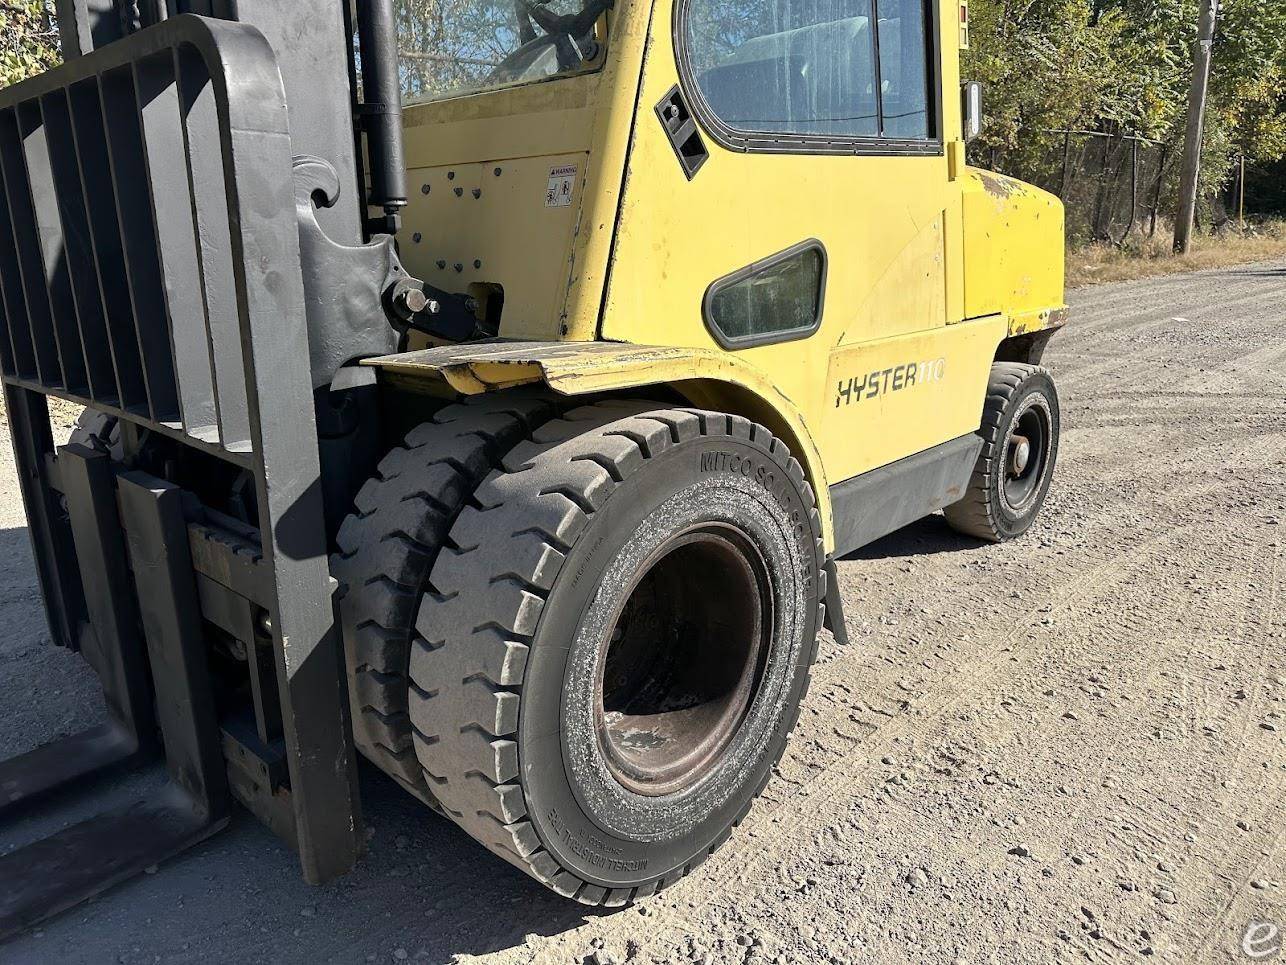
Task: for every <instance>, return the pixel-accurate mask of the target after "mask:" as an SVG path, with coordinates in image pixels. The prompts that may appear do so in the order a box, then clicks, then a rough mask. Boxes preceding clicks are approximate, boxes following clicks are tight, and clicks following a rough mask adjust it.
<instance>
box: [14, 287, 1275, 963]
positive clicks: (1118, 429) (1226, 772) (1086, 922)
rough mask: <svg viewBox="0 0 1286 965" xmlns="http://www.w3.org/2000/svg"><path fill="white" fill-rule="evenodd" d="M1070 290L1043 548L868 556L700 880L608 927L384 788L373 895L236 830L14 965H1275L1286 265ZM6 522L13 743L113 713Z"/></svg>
mask: <svg viewBox="0 0 1286 965" xmlns="http://www.w3.org/2000/svg"><path fill="white" fill-rule="evenodd" d="M1071 302H1072V306H1073V311H1072V319H1071V324H1070V325H1069V327H1068V329H1067V331H1066V332H1065V333H1064V334H1062V335H1061V336H1060V337H1058V338H1057V339H1055V341H1054V342H1053V343H1052V348H1051V351H1050V353H1049V356H1048V359H1047V362H1048V364H1049V366H1050V367H1051V368H1052V369H1053V370H1054V372H1055V374H1056V377H1057V379H1058V383H1059V385H1060V389H1061V392H1062V399H1063V420H1064V431H1063V448H1062V453H1061V456H1060V459H1059V466H1058V471H1057V475H1056V478H1055V483H1054V486H1053V489H1052V491H1051V495H1050V499H1049V503H1048V505H1047V508H1046V510H1045V513H1044V515H1043V517H1042V519H1041V520H1040V522H1039V523H1038V524H1037V526H1036V528H1035V529H1034V530H1033V531H1032V532H1031V533H1030V534H1028V535H1027V536H1026V537H1025V538H1023V539H1021V540H1019V541H1017V542H1015V543H1012V544H1009V545H1005V546H989V545H988V546H984V545H979V544H978V543H976V542H973V541H970V540H967V539H964V538H961V537H959V536H956V535H954V534H953V533H952V532H951V531H950V530H948V529H947V527H946V525H945V523H944V522H943V521H942V519H941V518H940V517H935V518H930V519H928V520H925V521H922V522H920V523H917V524H915V525H912V526H910V527H908V528H907V529H905V530H903V531H901V532H899V533H897V534H894V535H893V536H891V537H889V538H887V539H884V540H882V541H880V542H879V543H877V544H875V545H872V546H870V547H868V548H866V549H865V550H863V551H862V552H861V553H859V554H857V555H856V556H855V557H853V558H851V559H848V560H845V561H844V562H842V563H840V566H839V571H840V578H841V584H842V588H843V593H844V599H845V603H846V605H847V608H848V616H849V624H850V633H851V634H852V636H853V644H852V646H851V647H849V648H847V649H840V648H838V647H836V646H835V645H834V643H833V642H832V641H830V639H829V638H827V639H826V640H825V641H824V642H823V646H822V655H821V658H820V666H819V667H817V669H816V673H815V679H814V686H813V689H812V692H811V694H810V695H809V697H808V701H807V705H806V708H805V712H804V714H803V717H802V719H801V722H800V726H799V728H798V730H797V731H796V733H795V736H794V739H793V742H792V744H791V747H790V749H789V750H788V751H787V753H786V756H785V758H784V760H783V762H782V765H781V768H780V773H779V775H778V776H777V777H776V778H775V779H774V780H773V781H772V782H771V783H770V784H769V786H768V788H767V791H766V792H765V795H764V798H763V799H762V800H761V801H760V802H759V804H758V805H757V806H756V807H755V808H754V810H753V811H752V812H751V815H750V817H749V818H748V819H747V821H746V822H745V824H744V825H743V826H742V827H741V828H740V830H739V831H738V832H737V833H736V834H735V835H734V837H733V839H732V841H731V842H730V843H729V844H728V845H727V846H725V848H724V849H723V850H722V851H720V852H719V853H718V854H717V855H716V856H715V857H714V858H712V859H711V860H710V861H709V862H708V863H707V864H706V865H704V866H703V867H702V868H701V869H700V871H699V872H697V873H695V874H693V875H691V876H690V877H688V878H686V879H684V880H683V881H682V882H680V883H679V884H678V885H676V886H675V887H673V888H672V889H670V890H668V891H666V892H664V893H663V894H661V895H659V896H657V897H655V898H652V899H649V900H647V901H646V902H644V903H643V904H641V905H639V906H638V907H635V908H628V909H624V910H618V911H614V912H604V913H588V912H587V911H586V910H585V909H582V908H580V907H578V906H576V905H569V904H567V903H566V902H564V901H563V900H561V899H559V898H557V897H555V896H553V895H551V894H549V893H547V892H545V890H544V889H543V888H541V887H540V886H538V885H537V884H535V883H534V882H532V881H530V880H528V879H527V878H526V877H524V876H523V875H522V874H520V873H519V872H517V871H515V870H514V869H512V868H510V867H509V866H508V865H507V864H505V863H504V862H502V861H501V860H499V859H497V858H493V857H492V856H490V855H489V854H487V853H486V852H484V851H483V850H482V849H480V848H478V847H476V846H475V845H473V844H472V843H471V842H470V841H468V840H467V839H466V838H465V837H464V835H463V834H461V833H460V832H458V831H457V830H456V829H455V828H454V827H453V826H452V825H450V824H448V823H446V822H445V821H443V820H440V819H438V818H436V817H433V816H431V815H430V814H428V813H427V812H425V811H424V810H423V809H422V808H421V807H420V806H419V805H417V804H416V803H415V802H414V801H412V800H410V799H409V798H407V797H406V796H405V795H403V794H401V793H400V792H399V791H398V790H397V789H396V788H395V787H393V786H392V785H391V784H390V783H389V782H388V781H386V780H385V779H383V778H381V777H380V776H379V775H376V774H373V773H368V774H366V775H365V776H364V796H365V800H366V808H367V819H368V821H369V824H370V842H369V855H368V856H367V858H366V859H365V861H364V862H363V864H362V865H361V866H360V867H359V869H358V870H357V871H356V872H354V873H353V874H351V875H349V876H348V877H347V878H345V879H343V880H341V881H339V882H337V883H335V884H333V885H331V886H328V887H324V888H309V887H307V886H306V885H304V884H303V883H302V882H301V881H300V880H299V877H298V873H297V870H296V865H295V863H294V860H293V857H292V856H291V855H290V854H289V853H288V852H287V850H286V849H285V848H284V847H283V846H282V845H280V844H279V843H278V842H277V841H276V840H275V839H274V838H273V837H272V836H271V835H270V834H269V833H268V832H266V831H265V830H263V829H262V828H261V827H259V826H258V825H257V824H256V823H255V822H254V821H253V820H252V819H251V818H250V817H248V816H247V815H245V814H239V815H238V816H237V817H236V819H235V821H234V825H233V827H232V829H231V830H230V831H228V832H226V833H224V834H223V835H221V836H219V837H218V838H216V839H215V840H213V841H211V842H209V843H208V844H207V845H205V846H203V847H201V848H199V849H197V850H196V851H194V852H191V853H189V854H188V855H186V856H184V857H182V858H180V859H177V860H175V861H173V862H171V863H170V864H168V865H166V866H164V867H162V868H161V869H160V871H159V873H157V874H154V875H150V876H146V877H143V878H141V879H139V880H137V881H135V882H132V883H130V884H128V885H125V886H123V887H121V888H118V889H116V890H115V891H113V892H111V893H110V894H108V895H107V896H105V897H103V898H101V899H99V900H98V901H95V902H93V903H92V904H89V905H87V906H84V907H82V908H79V909H76V910H74V911H72V912H71V913H69V914H66V915H64V916H62V917H61V918H58V919H56V920H55V921H53V922H51V923H49V924H47V925H46V926H45V927H44V928H42V929H41V930H39V931H36V932H34V933H31V934H29V935H26V936H23V937H21V938H20V939H18V940H16V941H14V942H12V943H10V944H9V945H8V946H5V947H0V960H2V961H4V962H23V963H26V962H33V963H34V962H39V963H44V962H66V963H78V962H92V963H99V962H117V961H119V962H197V961H201V962H205V961H218V962H259V961H264V962H269V961H280V962H309V963H321V962H332V961H334V962H388V961H393V962H397V961H415V962H420V961H423V962H446V961H465V960H467V961H473V960H475V957H476V959H477V960H482V961H486V962H496V963H502V962H503V963H509V962H533V961H534V962H567V963H572V962H583V961H585V960H587V959H588V960H589V961H591V962H600V963H602V962H609V961H616V962H618V963H619V962H625V961H634V962H640V963H668V962H683V961H694V962H743V961H744V962H756V961H758V962H765V961H768V962H771V961H777V962H814V961H821V962H825V961H829V962H873V963H881V965H883V963H897V962H915V963H950V962H966V961H967V962H974V963H981V962H1015V963H1019V962H1021V963H1033V962H1057V961H1081V960H1089V961H1126V960H1134V959H1149V957H1150V960H1152V961H1163V962H1181V961H1183V962H1187V961H1195V962H1229V961H1234V962H1235V961H1263V960H1276V959H1277V958H1278V957H1281V956H1282V953H1281V952H1280V948H1281V945H1282V942H1283V932H1286V797H1284V795H1283V790H1284V786H1286V747H1284V746H1283V737H1284V736H1286V704H1284V703H1283V698H1282V693H1283V686H1282V685H1283V682H1284V680H1286V613H1284V612H1283V607H1282V591H1281V584H1282V578H1283V572H1282V570H1283V563H1282V556H1283V541H1284V540H1286V263H1270V264H1264V265H1257V266H1250V267H1244V268H1239V269H1232V270H1222V271H1217V272H1211V273H1206V274H1198V275H1188V276H1174V277H1167V278H1158V279H1153V280H1148V281H1142V282H1133V283H1128V284H1120V285H1106V286H1101V287H1096V288H1093V289H1088V290H1083V291H1081V292H1078V293H1074V294H1073V296H1072V298H1071ZM3 452H4V458H5V459H6V460H7V459H8V458H9V454H8V447H7V445H6V446H4V448H3ZM0 526H3V527H6V528H4V529H2V530H0V550H2V551H3V552H4V557H5V563H4V565H3V568H2V569H0V626H2V627H3V628H4V633H3V639H0V754H4V755H7V754H10V753H13V752H15V751H18V750H21V749H24V748H25V747H27V746H30V745H31V744H34V743H37V742H39V741H41V740H45V739H47V738H49V737H50V736H53V735H55V734H57V733H62V732H67V731H69V730H71V729H73V728H76V727H79V726H81V725H83V724H84V723H86V722H87V721H88V720H90V719H92V718H93V717H94V716H95V715H96V713H97V707H96V698H95V689H94V685H93V681H92V680H91V679H90V676H89V674H88V673H87V672H85V671H84V669H83V668H81V667H80V666H79V664H78V662H77V659H76V658H73V657H70V656H69V655H67V654H65V653H62V652H60V651H57V650H55V649H53V648H50V647H48V646H47V636H46V632H45V629H44V620H43V616H42V615H41V612H40V602H39V597H38V594H37V591H36V589H35V586H34V580H33V576H32V574H31V570H30V558H29V554H28V549H27V539H26V533H25V530H24V528H23V519H22V515H21V509H20V505H19V501H18V497H17V494H16V484H15V482H14V479H13V474H12V463H11V462H7V463H6V464H5V465H4V466H3V467H0ZM129 790H130V788H129V787H126V788H125V791H119V789H118V793H127V792H128V791H129ZM49 820H53V819H49ZM24 833H27V834H28V835H29V834H30V833H34V832H33V831H32V829H31V828H27V829H25V832H24ZM1279 929H1280V930H1279Z"/></svg>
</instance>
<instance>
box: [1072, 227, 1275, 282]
mask: <svg viewBox="0 0 1286 965" xmlns="http://www.w3.org/2000/svg"><path fill="white" fill-rule="evenodd" d="M1172 239H1173V232H1172V230H1171V229H1170V228H1169V226H1166V227H1165V228H1164V230H1163V229H1162V228H1161V227H1158V229H1157V233H1156V236H1155V237H1153V238H1146V237H1143V238H1137V237H1136V238H1131V239H1129V240H1128V241H1127V242H1126V244H1125V245H1124V246H1123V247H1119V248H1118V247H1117V246H1115V245H1110V244H1092V245H1086V246H1084V247H1082V248H1075V249H1070V250H1069V251H1068V252H1067V287H1068V288H1080V287H1082V286H1085V285H1101V284H1103V283H1105V282H1109V281H1130V280H1132V279H1135V278H1149V277H1152V276H1154V275H1175V274H1179V273H1182V272H1187V271H1200V270H1201V269H1203V268H1225V267H1227V266H1229V265H1244V264H1248V263H1250V262H1254V261H1268V260H1270V259H1273V258H1282V257H1286V221H1266V222H1262V223H1259V224H1252V225H1248V226H1247V227H1245V228H1241V229H1232V228H1229V229H1223V230H1220V231H1218V232H1216V233H1215V234H1212V235H1197V236H1196V237H1194V238H1193V240H1192V247H1191V249H1190V250H1189V252H1188V253H1187V254H1186V255H1176V254H1174V253H1173V252H1172V251H1171V249H1170V245H1171V242H1172Z"/></svg>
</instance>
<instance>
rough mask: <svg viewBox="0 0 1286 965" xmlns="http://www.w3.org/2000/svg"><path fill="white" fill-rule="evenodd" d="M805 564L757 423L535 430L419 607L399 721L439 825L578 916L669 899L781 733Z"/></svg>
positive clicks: (779, 452) (801, 493) (628, 415)
mask: <svg viewBox="0 0 1286 965" xmlns="http://www.w3.org/2000/svg"><path fill="white" fill-rule="evenodd" d="M823 562H824V558H823V551H822V543H821V532H820V520H819V517H818V513H817V510H816V507H815V503H814V499H813V494H812V490H811V489H810V487H809V485H808V483H807V481H806V480H805V478H804V474H803V471H802V469H801V467H800V465H799V463H798V462H797V461H796V460H795V459H793V458H792V457H791V456H790V453H789V451H788V450H787V449H786V447H785V446H784V445H783V444H782V442H781V441H780V440H778V439H775V438H774V437H773V436H772V435H771V434H770V433H769V432H768V431H767V430H766V429H764V427H762V426H759V425H755V424H753V423H751V422H749V421H747V420H745V419H742V418H740V417H737V416H728V415H724V414H720V413H713V412H703V411H697V410H690V409H656V408H655V403H640V404H631V403H622V402H608V403H600V404H598V405H593V406H586V407H584V408H582V409H578V410H574V411H573V412H570V413H568V414H567V416H565V417H564V418H563V419H561V420H558V421H554V422H550V423H547V424H546V425H544V426H543V427H541V428H540V429H539V430H537V431H536V432H535V433H534V434H533V436H532V439H531V440H530V441H528V442H524V443H521V444H519V445H518V446H517V447H516V448H515V449H514V450H513V451H512V452H510V453H509V454H508V455H507V456H506V457H505V458H504V460H503V465H502V468H501V469H499V470H498V471H497V472H496V473H494V474H493V475H491V476H490V477H489V478H488V479H487V480H486V481H485V482H484V483H483V484H482V486H481V487H479V489H478V491H477V493H476V496H475V500H474V505H470V506H469V507H467V508H465V509H464V510H463V511H462V512H461V513H460V516H459V518H458V519H457V520H456V523H455V525H454V526H453V527H452V528H451V535H450V540H449V544H448V546H447V547H446V548H444V549H443V551H442V553H441V554H440V555H439V557H438V560H437V563H436V564H435V565H434V568H433V573H432V578H431V583H432V586H433V592H430V593H426V594H425V595H424V598H423V600H422V602H421V605H420V612H419V618H418V620H417V625H416V626H417V630H418V634H417V637H416V639H415V641H414V644H413V650H412V655H411V678H412V687H411V691H410V697H409V700H410V713H411V720H412V724H413V739H414V746H415V751H416V754H417V756H418V757H419V760H420V762H421V763H422V765H423V767H424V773H425V776H426V780H427V783H428V786H429V788H430V790H431V791H432V793H433V795H434V797H435V798H436V799H437V801H438V802H439V805H440V807H441V808H442V809H443V810H444V812H445V813H446V814H447V815H448V816H450V817H451V818H452V820H454V821H455V822H456V823H457V824H458V825H459V826H460V827H462V828H463V829H464V830H465V831H467V832H468V833H469V834H471V835H472V836H473V837H474V838H476V839H477V840H478V841H480V842H481V843H483V844H484V845H486V846H487V847H488V848H490V849H491V850H492V851H493V852H495V853H496V854H498V855H500V856H502V857H504V858H505V859H506V860H508V861H510V862H511V863H512V864H514V865H516V866H517V867H519V868H521V869H522V870H524V871H526V872H528V873H529V874H531V875H533V876H534V877H536V878H537V879H539V880H540V881H542V882H544V883H545V884H547V885H549V886H550V887H551V888H553V889H554V890H555V891H557V892H558V893H560V894H562V895H565V896H569V897H574V898H576V899H577V900H578V901H580V902H583V903H585V904H590V905H599V904H602V905H620V904H624V903H625V902H627V901H630V900H632V899H634V898H637V897H640V896H643V895H648V894H651V893H653V892H654V891H656V890H658V889H659V888H662V887H664V886H666V885H669V884H672V883H673V882H675V881H677V880H678V879H679V878H681V877H682V876H683V875H685V874H687V873H688V872H689V871H691V870H692V869H693V868H694V867H696V866H697V865H699V864H700V863H701V862H702V861H704V860H705V858H706V857H707V856H708V855H709V854H711V853H712V852H713V851H714V850H715V849H716V848H718V847H719V846H720V845H721V844H722V843H723V842H724V841H725V840H727V838H728V836H729V835H730V833H731V830H732V828H733V827H734V826H735V825H736V824H737V823H738V822H739V821H740V820H741V819H742V818H743V817H744V815H745V814H746V812H747V811H748V810H749V808H750V805H751V803H752V801H753V799H754V798H755V796H756V795H757V794H758V793H759V791H760V790H761V789H762V788H763V786H764V784H765V783H766V782H767V780H768V778H769V776H770V774H771V770H772V767H773V765H774V764H775V763H776V762H777V760H778V759H779V757H780V755H781V753H782V751H783V749H784V747H785V743H786V739H787V737H788V736H789V733H790V731H791V729H792V728H793V727H794V725H795V722H796V720H797V719H798V715H799V706H800V700H801V698H802V696H803V694H804V693H805V692H806V691H807V685H808V679H809V667H810V665H811V663H812V661H813V658H814V657H815V655H816V647H817V629H818V627H819V625H820V619H821V612H820V611H821V606H820V604H821V601H822V600H823V599H824V597H825V589H826V588H825V574H824V572H823V569H822V567H823Z"/></svg>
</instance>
